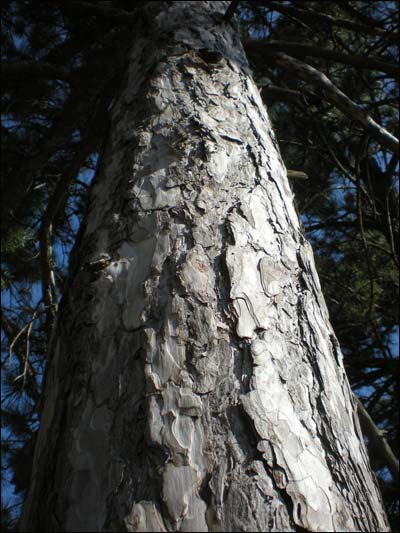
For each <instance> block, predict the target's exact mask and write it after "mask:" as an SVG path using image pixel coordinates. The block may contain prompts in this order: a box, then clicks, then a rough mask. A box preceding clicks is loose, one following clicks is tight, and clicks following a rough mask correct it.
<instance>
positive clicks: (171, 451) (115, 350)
mask: <svg viewBox="0 0 400 533" xmlns="http://www.w3.org/2000/svg"><path fill="white" fill-rule="evenodd" d="M226 7H227V3H226V2H181V1H180V2H168V3H167V2H161V3H159V2H150V3H149V5H147V6H146V7H145V8H144V15H146V17H145V18H143V19H142V20H141V21H139V23H138V26H137V28H136V29H135V30H133V31H132V35H133V41H134V43H133V46H132V50H131V54H130V61H129V64H128V67H127V70H128V72H127V76H126V80H125V83H124V86H123V88H122V89H121V92H120V96H119V98H118V100H117V101H116V102H115V104H114V106H113V109H112V121H111V128H110V135H109V140H108V144H107V148H106V151H105V154H104V157H103V160H102V163H101V165H100V168H99V172H98V175H97V178H96V182H95V185H94V187H93V191H92V195H91V201H90V206H89V211H88V214H87V218H86V222H85V224H84V226H83V227H82V228H81V232H80V238H79V240H78V242H77V245H76V247H75V252H74V256H75V261H74V262H72V264H71V278H70V285H69V287H68V289H67V292H66V294H65V296H64V299H63V302H62V304H61V310H60V315H59V320H58V325H57V329H56V331H55V335H54V339H53V345H52V348H51V353H50V356H51V362H50V366H49V369H48V372H47V377H46V388H45V398H44V407H43V411H42V423H41V429H40V433H39V436H38V442H37V446H36V452H35V460H34V469H33V476H32V483H31V487H30V491H29V494H28V496H27V499H26V502H25V506H24V513H23V519H22V524H21V529H22V530H23V531H178V530H180V531H303V530H307V531H387V530H388V525H387V521H386V518H385V514H384V512H383V510H382V503H381V498H380V495H379V493H378V490H377V487H376V484H375V481H374V479H373V475H372V474H371V470H370V467H369V463H368V459H367V454H366V450H365V447H364V445H363V444H362V436H361V434H360V430H359V425H358V421H357V417H356V414H355V404H354V401H353V399H352V393H351V391H350V387H349V384H348V381H347V378H346V375H345V371H344V367H343V363H342V355H341V353H340V350H339V348H338V344H337V341H336V339H335V336H334V334H333V331H332V329H331V326H330V324H329V320H328V313H327V310H326V306H325V303H324V299H323V297H322V294H321V289H320V284H319V281H318V277H317V274H316V271H315V267H314V261H313V255H312V251H311V249H310V246H309V244H308V243H307V241H306V240H305V238H304V235H303V233H302V229H301V226H300V224H299V220H298V216H297V214H296V212H295V209H294V206H293V198H292V193H291V190H290V187H289V185H288V181H287V177H286V171H285V168H284V165H283V163H282V160H281V157H280V155H279V150H278V148H277V145H276V141H275V139H274V135H273V132H272V128H271V124H270V122H269V119H268V116H267V113H266V111H265V109H264V107H263V105H262V103H261V99H260V96H259V93H258V90H257V88H256V86H255V85H254V82H253V81H252V79H251V76H250V74H249V69H248V65H247V62H246V59H245V56H244V53H243V49H242V47H241V44H240V42H239V36H238V32H237V29H235V28H233V27H232V25H231V24H230V23H229V24H226V23H224V22H223V21H222V20H221V19H222V13H223V12H224V10H225V9H226ZM160 10H161V11H160Z"/></svg>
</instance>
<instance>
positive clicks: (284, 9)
mask: <svg viewBox="0 0 400 533" xmlns="http://www.w3.org/2000/svg"><path fill="white" fill-rule="evenodd" d="M256 3H257V4H261V5H263V6H265V7H267V8H269V9H271V10H274V11H278V12H279V13H284V14H285V15H294V16H296V17H298V18H299V19H300V20H306V21H307V22H308V23H309V22H310V21H312V22H319V23H323V24H327V25H328V26H339V27H341V28H346V29H348V30H353V31H355V32H359V33H366V34H368V35H380V36H384V37H387V39H388V40H390V41H391V42H394V43H397V42H398V37H399V35H398V33H396V34H390V33H387V32H386V31H385V30H383V29H381V28H376V27H372V26H369V25H365V24H359V23H358V22H353V21H352V20H347V19H342V18H335V17H332V16H331V15H326V14H322V13H318V12H316V11H314V10H312V9H302V8H297V7H293V6H288V5H285V4H283V3H281V2H271V1H269V0H257V2H256Z"/></svg>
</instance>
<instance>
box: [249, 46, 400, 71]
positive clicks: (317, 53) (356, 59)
mask: <svg viewBox="0 0 400 533" xmlns="http://www.w3.org/2000/svg"><path fill="white" fill-rule="evenodd" d="M243 46H244V47H245V50H246V52H249V53H250V54H251V53H258V54H261V53H268V52H271V51H282V52H288V53H290V54H293V55H295V56H298V55H301V56H313V57H322V58H324V59H329V60H332V61H338V62H340V63H344V64H346V65H352V66H354V67H357V68H362V69H367V70H379V71H380V72H386V73H387V74H393V75H394V76H398V75H399V73H400V68H399V67H398V66H397V65H395V64H394V63H390V62H388V61H382V60H381V59H379V58H377V57H369V56H359V55H356V54H344V53H343V52H338V51H336V50H329V49H328V48H320V47H319V46H313V45H308V44H302V43H294V42H285V41H260V40H256V39H246V40H244V41H243Z"/></svg>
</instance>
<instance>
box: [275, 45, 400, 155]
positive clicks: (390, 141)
mask: <svg viewBox="0 0 400 533" xmlns="http://www.w3.org/2000/svg"><path fill="white" fill-rule="evenodd" d="M270 57H271V59H272V60H273V61H274V62H275V63H276V64H277V65H278V66H280V67H281V68H283V69H284V70H286V71H290V72H291V73H295V74H297V76H298V77H299V78H301V79H302V80H305V81H307V82H311V83H312V84H313V86H314V87H317V88H318V89H320V90H321V92H322V94H323V95H324V96H325V97H326V98H328V99H329V100H330V101H331V102H333V103H334V104H335V105H336V107H337V108H338V109H340V110H341V111H342V113H344V114H345V115H347V116H350V117H351V118H352V119H353V120H354V121H355V122H357V123H358V124H360V125H361V126H362V127H363V128H364V129H365V130H366V131H368V132H370V133H371V134H372V135H373V136H374V137H375V138H376V139H377V140H378V141H379V142H380V143H381V144H382V146H384V147H385V148H388V149H389V150H391V151H393V152H397V150H398V148H399V140H398V139H397V138H396V137H395V136H394V135H392V134H391V133H389V132H388V131H387V130H386V129H385V128H383V127H382V126H381V125H380V124H378V123H377V122H375V120H374V119H373V118H371V117H370V116H369V115H368V114H367V113H366V112H365V111H364V109H362V108H361V107H359V106H358V105H357V104H355V103H354V102H353V101H352V100H350V98H349V97H348V96H346V95H345V94H344V93H343V92H342V91H341V90H340V89H339V88H338V87H336V85H334V84H333V83H332V82H331V80H330V79H329V78H328V77H327V76H325V74H323V73H322V72H319V71H318V70H317V69H315V68H314V67H312V66H311V65H308V64H307V63H303V62H302V61H299V60H298V59H295V58H294V57H290V56H288V55H286V54H284V53H282V52H277V53H276V54H273V55H271V56H270Z"/></svg>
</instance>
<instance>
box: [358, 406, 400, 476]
mask: <svg viewBox="0 0 400 533" xmlns="http://www.w3.org/2000/svg"><path fill="white" fill-rule="evenodd" d="M356 400H357V407H358V416H359V417H360V424H361V427H362V429H363V431H364V432H365V434H366V436H367V437H368V439H369V440H370V442H371V444H372V446H373V447H374V450H375V452H376V454H377V455H378V456H379V457H380V458H381V459H382V461H383V462H384V464H385V465H386V466H387V467H388V469H389V471H390V473H391V474H392V478H393V480H394V481H395V482H396V483H397V482H398V481H399V461H398V459H397V458H396V456H395V454H394V453H393V450H392V449H391V447H390V446H389V444H388V441H387V440H386V438H385V436H384V432H383V431H381V430H380V429H379V428H378V427H377V426H376V425H375V422H374V421H373V420H372V418H371V416H370V415H369V414H368V412H367V410H366V409H365V407H364V406H363V404H362V403H361V400H360V399H359V398H356Z"/></svg>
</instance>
